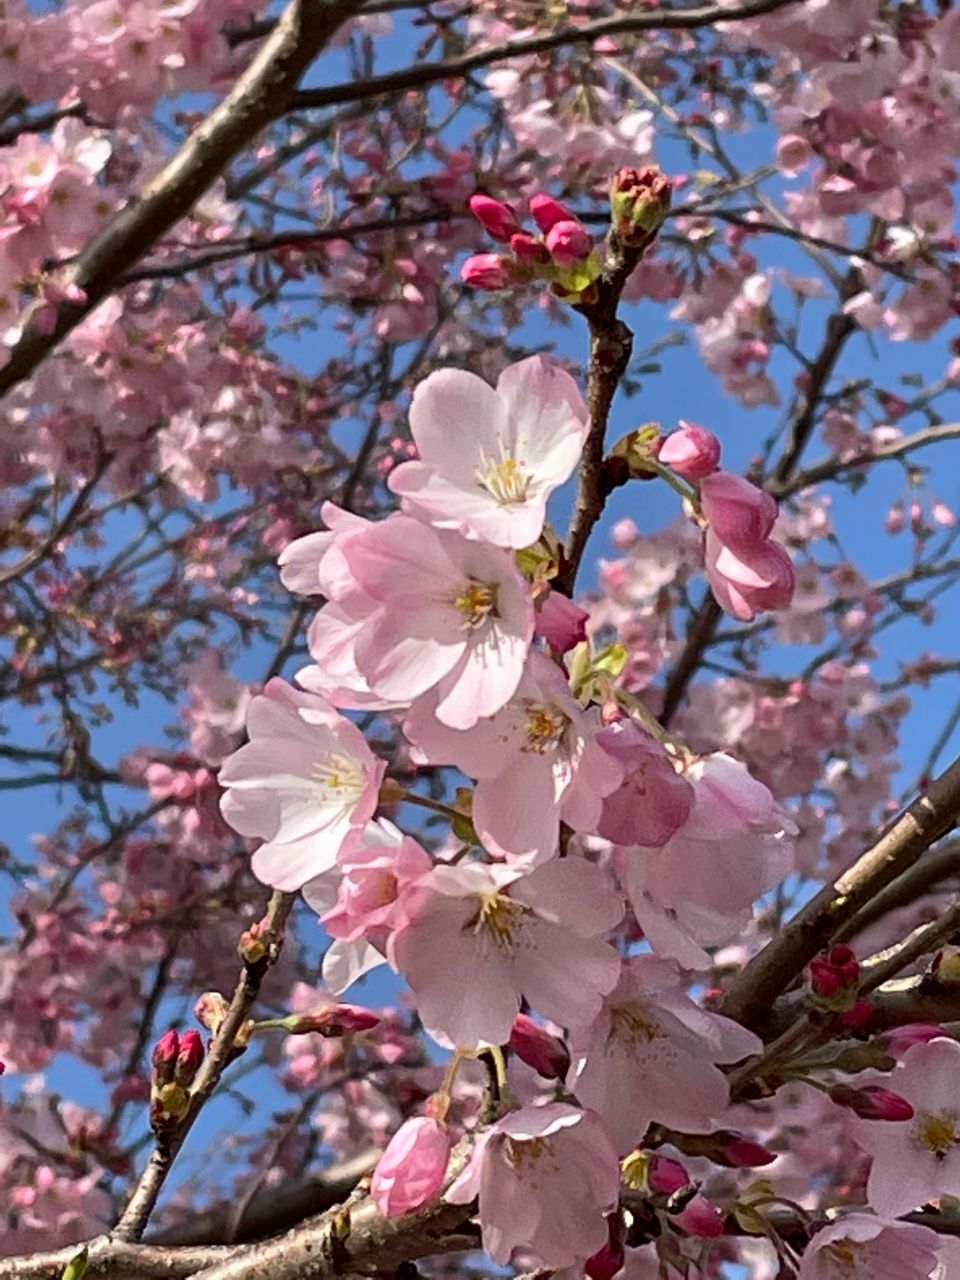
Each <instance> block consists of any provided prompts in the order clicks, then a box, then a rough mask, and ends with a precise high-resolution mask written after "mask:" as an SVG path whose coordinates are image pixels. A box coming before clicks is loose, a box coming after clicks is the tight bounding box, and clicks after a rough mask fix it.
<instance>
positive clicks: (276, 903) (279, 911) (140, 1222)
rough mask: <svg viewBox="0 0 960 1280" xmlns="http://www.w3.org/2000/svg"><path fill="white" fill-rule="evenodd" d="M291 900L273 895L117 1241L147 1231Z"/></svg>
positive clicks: (225, 1060)
mask: <svg viewBox="0 0 960 1280" xmlns="http://www.w3.org/2000/svg"><path fill="white" fill-rule="evenodd" d="M294 897H295V895H294V894H291V893H279V892H277V893H274V894H273V896H272V897H271V899H270V903H269V906H268V907H267V914H266V924H265V928H264V931H263V934H262V935H261V940H262V942H263V944H264V947H265V949H266V954H265V955H264V957H263V959H261V960H258V961H256V962H255V963H252V964H251V963H246V962H245V963H244V965H243V970H242V972H241V974H240V978H239V981H238V982H237V985H236V988H235V990H234V993H233V997H232V999H231V1001H230V1005H229V1008H228V1009H227V1013H226V1016H225V1018H224V1020H223V1022H222V1023H221V1025H220V1028H219V1029H218V1031H217V1034H216V1035H215V1036H214V1039H213V1043H212V1044H211V1045H210V1048H209V1050H208V1052H207V1056H206V1057H205V1058H204V1061H203V1065H202V1066H201V1067H200V1070H199V1072H198V1073H197V1077H196V1079H195V1080H194V1083H193V1087H192V1089H191V1093H190V1105H189V1108H188V1110H187V1112H186V1114H185V1115H184V1116H183V1117H182V1119H181V1120H180V1122H179V1124H178V1125H177V1128H176V1129H175V1130H174V1131H173V1132H171V1133H169V1134H163V1135H160V1136H159V1137H158V1139H157V1145H156V1146H155V1147H154V1150H153V1153H152V1155H151V1156H150V1159H149V1161H148V1163H147V1167H146V1168H145V1169H144V1171H143V1174H142V1175H141V1178H140V1181H139V1182H138V1184H137V1186H136V1187H135V1188H134V1191H133V1195H132V1196H131V1197H130V1200H129V1203H128V1204H127V1207H126V1209H124V1211H123V1214H122V1216H121V1218H120V1221H119V1222H118V1223H117V1226H116V1229H115V1231H114V1232H113V1235H114V1237H115V1238H116V1239H118V1240H124V1241H131V1240H139V1239H140V1238H141V1237H142V1235H143V1233H144V1231H145V1230H146V1226H147V1223H148V1222H149V1220H150V1215H151V1214H152V1212H153V1210H154V1207H155V1205H156V1203H157V1198H158V1196H159V1195H160V1192H161V1191H162V1189H163V1185H164V1183H165V1182H166V1180H167V1176H168V1174H169V1172H170V1169H171V1167H172V1166H173V1162H174V1160H175V1159H176V1158H177V1155H178V1154H179V1152H180V1149H181V1147H182V1146H183V1143H184V1141H185V1139H186V1137H187V1134H188V1133H189V1132H190V1129H191V1128H192V1127H193V1123H194V1121H195V1120H196V1118H197V1116H198V1115H199V1114H200V1111H201V1110H202V1108H203V1106H204V1104H205V1103H206V1102H207V1100H208V1099H209V1098H210V1097H211V1095H212V1094H213V1092H214V1090H215V1089H216V1087H217V1085H218V1084H219V1083H220V1077H221V1076H222V1074H223V1071H224V1068H225V1067H226V1066H227V1065H228V1064H229V1063H230V1062H231V1061H232V1059H233V1058H234V1056H235V1054H236V1045H237V1036H238V1034H239V1033H240V1031H241V1029H242V1028H243V1025H244V1023H245V1022H246V1021H247V1019H248V1017H249V1016H250V1011H251V1009H252V1008H253V1005H254V1002H255V1001H256V999H257V996H258V995H259V993H260V986H261V984H262V982H263V979H264V978H265V977H266V974H267V971H268V969H269V968H270V966H271V964H273V963H274V961H275V960H276V958H277V956H278V955H279V952H280V947H281V945H282V939H283V930H284V926H285V925H286V922H287V918H288V916H289V915H290V911H291V909H292V908H293V903H294Z"/></svg>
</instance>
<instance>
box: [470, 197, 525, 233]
mask: <svg viewBox="0 0 960 1280" xmlns="http://www.w3.org/2000/svg"><path fill="white" fill-rule="evenodd" d="M470 212H471V213H472V214H473V216H474V217H475V218H476V219H477V221H478V222H479V223H480V225H481V226H482V227H483V229H484V231H486V232H487V233H488V234H489V235H491V236H493V238H494V240H509V239H510V237H511V236H512V235H513V234H514V232H515V231H519V230H520V223H519V222H518V221H517V215H516V214H515V213H514V212H513V210H512V209H511V208H510V206H509V205H508V204H503V203H502V202H501V201H500V200H494V199H493V197H492V196H485V195H484V194H483V193H482V192H480V191H478V192H477V194H476V195H474V196H471V197H470Z"/></svg>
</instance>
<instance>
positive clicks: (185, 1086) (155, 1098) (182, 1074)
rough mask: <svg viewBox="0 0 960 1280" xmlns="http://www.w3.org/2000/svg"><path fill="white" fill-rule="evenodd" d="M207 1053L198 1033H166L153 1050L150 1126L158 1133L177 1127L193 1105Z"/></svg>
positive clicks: (171, 1031)
mask: <svg viewBox="0 0 960 1280" xmlns="http://www.w3.org/2000/svg"><path fill="white" fill-rule="evenodd" d="M205 1055H206V1050H205V1048H204V1045H203V1040H202V1039H201V1037H200V1033H199V1032H198V1031H184V1033H183V1034H182V1035H180V1034H179V1033H178V1032H176V1031H174V1030H172V1029H171V1030H170V1031H167V1032H165V1033H164V1034H163V1035H162V1036H161V1037H160V1039H159V1040H158V1041H157V1043H156V1044H155V1045H154V1048H153V1055H152V1057H151V1060H150V1062H151V1077H150V1123H151V1125H152V1126H153V1128H154V1129H155V1130H157V1131H160V1130H162V1129H168V1128H170V1127H171V1126H175V1125H176V1123H177V1122H178V1121H179V1120H181V1119H182V1118H183V1116H184V1115H185V1114H186V1112H187V1108H188V1107H189V1105H190V1085H191V1084H193V1081H194V1079H195V1077H196V1074H197V1072H198V1071H199V1070H200V1067H201V1064H202V1063H203V1059H204V1057H205Z"/></svg>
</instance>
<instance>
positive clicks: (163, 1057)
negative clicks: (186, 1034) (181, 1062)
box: [150, 1027, 180, 1084]
mask: <svg viewBox="0 0 960 1280" xmlns="http://www.w3.org/2000/svg"><path fill="white" fill-rule="evenodd" d="M179 1052H180V1037H179V1035H177V1033H176V1031H174V1030H173V1028H172V1027H171V1029H170V1030H169V1031H165V1032H164V1033H163V1035H162V1036H161V1037H160V1039H159V1040H158V1041H157V1043H156V1044H155V1045H154V1046H153V1056H152V1057H151V1059H150V1063H151V1066H152V1067H153V1079H154V1081H155V1083H157V1084H166V1083H167V1082H168V1081H169V1080H172V1079H173V1071H174V1067H175V1066H176V1064H177V1054H178V1053H179Z"/></svg>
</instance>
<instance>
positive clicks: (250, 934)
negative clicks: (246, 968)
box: [237, 920, 267, 964]
mask: <svg viewBox="0 0 960 1280" xmlns="http://www.w3.org/2000/svg"><path fill="white" fill-rule="evenodd" d="M266 930H267V922H266V921H265V920H258V921H257V923H256V924H252V925H251V926H250V928H249V929H245V930H244V932H243V933H242V934H241V935H240V944H239V947H238V948H237V949H238V951H239V952H240V958H241V960H243V962H244V963H245V964H258V963H259V962H260V961H261V960H262V959H263V958H264V956H265V955H266V954H267V944H266V942H265V941H264V938H263V935H264V934H265V933H266Z"/></svg>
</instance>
